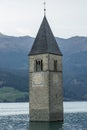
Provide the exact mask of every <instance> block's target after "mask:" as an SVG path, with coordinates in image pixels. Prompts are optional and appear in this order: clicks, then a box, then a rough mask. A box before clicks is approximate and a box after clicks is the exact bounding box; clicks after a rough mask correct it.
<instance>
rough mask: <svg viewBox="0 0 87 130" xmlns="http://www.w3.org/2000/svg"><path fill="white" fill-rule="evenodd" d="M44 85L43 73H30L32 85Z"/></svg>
mask: <svg viewBox="0 0 87 130" xmlns="http://www.w3.org/2000/svg"><path fill="white" fill-rule="evenodd" d="M43 85H44V75H43V73H34V74H32V87H40V86H41V87H42V86H43Z"/></svg>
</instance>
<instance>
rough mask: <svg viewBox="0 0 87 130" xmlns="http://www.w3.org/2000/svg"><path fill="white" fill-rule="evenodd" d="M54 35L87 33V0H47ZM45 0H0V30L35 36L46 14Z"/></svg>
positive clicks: (65, 35) (7, 33) (68, 35)
mask: <svg viewBox="0 0 87 130" xmlns="http://www.w3.org/2000/svg"><path fill="white" fill-rule="evenodd" d="M45 1H46V17H47V19H48V22H49V24H50V26H51V29H52V31H53V33H54V35H55V36H57V37H61V38H69V37H72V36H77V35H78V36H87V0H45ZM43 3H44V0H0V32H1V33H3V34H6V35H11V36H24V35H29V36H32V37H35V36H36V34H37V32H38V29H39V27H40V25H41V22H42V19H43V17H44V4H43Z"/></svg>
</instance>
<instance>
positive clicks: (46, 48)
mask: <svg viewBox="0 0 87 130" xmlns="http://www.w3.org/2000/svg"><path fill="white" fill-rule="evenodd" d="M45 53H51V54H57V55H62V53H61V51H60V49H59V47H58V45H57V42H56V40H55V37H54V35H53V33H52V31H51V28H50V26H49V24H48V21H47V19H46V16H44V18H43V21H42V24H41V26H40V29H39V31H38V34H37V36H36V38H35V41H34V43H33V46H32V49H31V51H30V53H29V55H36V54H45Z"/></svg>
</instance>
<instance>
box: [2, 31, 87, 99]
mask: <svg viewBox="0 0 87 130" xmlns="http://www.w3.org/2000/svg"><path fill="white" fill-rule="evenodd" d="M56 40H57V42H58V45H59V46H60V49H61V51H62V53H63V80H64V82H63V88H64V100H75V101H76V100H86V101H87V79H86V77H87V37H78V36H75V37H72V38H69V39H63V38H57V37H56ZM33 41H34V38H32V37H29V36H24V37H13V36H6V35H3V34H1V33H0V90H1V89H2V88H4V87H7V88H8V89H9V87H10V88H13V89H14V90H11V89H10V90H11V91H14V93H15V91H16V90H17V91H18V92H24V93H25V92H27V95H26V98H25V100H23V101H26V99H27V100H28V64H29V63H28V53H29V51H30V49H31V47H32V43H33ZM3 95H4V92H3ZM4 100H5V99H4ZM20 100H21V101H22V96H21V98H20ZM0 101H1V100H0ZM15 101H17V100H16V99H15Z"/></svg>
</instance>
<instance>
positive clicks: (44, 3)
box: [44, 1, 46, 16]
mask: <svg viewBox="0 0 87 130" xmlns="http://www.w3.org/2000/svg"><path fill="white" fill-rule="evenodd" d="M45 15H46V2H45V1H44V16H45Z"/></svg>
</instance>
